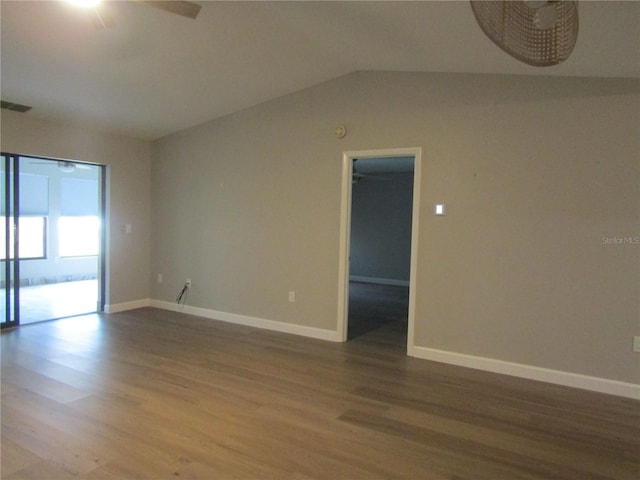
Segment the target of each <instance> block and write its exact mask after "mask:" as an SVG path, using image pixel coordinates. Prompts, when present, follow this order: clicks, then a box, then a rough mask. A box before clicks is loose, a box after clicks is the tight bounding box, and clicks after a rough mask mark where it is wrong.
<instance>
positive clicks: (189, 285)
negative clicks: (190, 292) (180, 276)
mask: <svg viewBox="0 0 640 480" xmlns="http://www.w3.org/2000/svg"><path fill="white" fill-rule="evenodd" d="M184 283H185V285H186V286H187V287H188V288H191V279H190V278H187V281H186V282H184Z"/></svg>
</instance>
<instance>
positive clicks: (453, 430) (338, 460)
mask: <svg viewBox="0 0 640 480" xmlns="http://www.w3.org/2000/svg"><path fill="white" fill-rule="evenodd" d="M402 334H403V332H402V328H401V327H399V326H398V323H397V322H388V323H384V324H383V325H381V326H380V328H378V329H376V330H374V331H371V332H368V333H363V334H361V335H359V336H358V337H357V338H355V339H354V340H353V341H350V342H347V343H345V344H335V343H331V342H323V341H320V340H313V339H308V338H303V337H297V336H292V335H286V334H281V333H276V332H269V331H265V330H258V329H253V328H249V327H243V326H237V325H230V324H224V323H220V322H214V321H211V320H206V319H201V318H196V317H192V316H188V315H184V314H179V313H173V312H167V311H162V310H156V309H151V308H145V309H139V310H134V311H130V312H124V313H117V314H111V315H97V314H94V315H89V316H85V317H74V318H70V319H65V320H57V321H52V322H46V323H40V324H34V325H27V326H24V327H21V328H20V329H17V330H13V331H4V332H3V333H2V335H1V347H2V398H1V399H2V412H1V413H2V431H1V433H2V444H1V449H2V458H1V460H2V466H1V476H2V479H6V480H14V479H37V480H48V479H71V478H75V479H77V478H80V479H87V480H89V479H92V480H115V479H169V478H171V479H176V478H183V479H184V478H188V479H285V480H320V479H331V480H335V479H367V480H369V479H372V480H375V479H433V480H444V479H448V480H496V479H498V480H499V479H509V480H517V479H527V480H532V479H545V480H546V479H571V480H605V479H619V480H638V478H640V470H639V468H640V467H639V465H640V402H637V401H633V400H630V399H625V398H619V397H613V396H607V395H602V394H597V393H591V392H586V391H582V390H575V389H571V388H565V387H560V386H554V385H549V384H544V383H538V382H533V381H528V380H523V379H518V378H512V377H506V376H501V375H497V374H491V373H487V372H479V371H474V370H470V369H465V368H460V367H454V366H449V365H444V364H439V363H434V362H428V361H424V360H418V359H413V358H409V357H407V356H406V355H405V354H404V348H403V347H402V348H401V347H400V346H399V345H398V344H397V343H394V342H392V341H390V340H389V339H390V338H393V337H394V335H395V336H401V335H402Z"/></svg>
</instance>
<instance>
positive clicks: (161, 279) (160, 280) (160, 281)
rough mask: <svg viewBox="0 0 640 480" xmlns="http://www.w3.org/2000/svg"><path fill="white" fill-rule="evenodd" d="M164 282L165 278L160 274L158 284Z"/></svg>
mask: <svg viewBox="0 0 640 480" xmlns="http://www.w3.org/2000/svg"><path fill="white" fill-rule="evenodd" d="M163 280H164V278H163V277H162V274H161V273H159V274H158V283H162V281H163Z"/></svg>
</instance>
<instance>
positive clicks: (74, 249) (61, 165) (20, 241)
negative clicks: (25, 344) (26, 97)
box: [0, 155, 104, 325]
mask: <svg viewBox="0 0 640 480" xmlns="http://www.w3.org/2000/svg"><path fill="white" fill-rule="evenodd" d="M6 157H7V158H8V159H9V160H11V161H10V162H9V161H4V164H6V165H7V166H5V167H4V169H5V170H7V171H8V170H9V167H13V168H12V171H11V173H12V175H7V174H5V172H4V171H3V177H4V178H5V181H4V184H3V185H4V189H5V190H6V191H5V192H3V207H4V205H5V204H6V205H9V203H10V202H9V200H13V203H12V204H11V205H9V208H4V209H3V212H5V211H6V212H8V213H9V214H11V215H8V214H4V213H3V214H4V215H5V216H4V217H3V221H4V224H5V236H4V239H5V243H6V245H0V247H2V248H3V252H4V253H3V255H4V256H5V257H7V255H8V257H7V258H9V260H6V259H5V265H4V267H5V268H4V269H3V273H2V275H3V280H5V281H4V284H3V285H6V287H5V288H3V294H4V295H5V297H4V298H3V300H4V302H3V308H4V311H3V312H1V313H2V315H3V317H2V318H3V320H4V322H5V323H7V322H9V321H10V320H9V319H10V318H11V317H12V315H13V316H14V317H15V320H14V321H13V323H12V325H15V324H21V325H23V324H27V323H33V322H39V321H43V320H51V319H56V318H62V317H69V316H73V315H81V314H86V313H92V312H96V311H99V310H102V305H103V299H102V295H101V291H102V289H101V275H102V271H103V268H102V264H103V262H102V258H103V255H102V251H103V244H104V241H103V234H102V205H103V202H102V197H103V188H102V185H103V173H102V172H103V170H102V168H103V167H101V166H98V165H91V164H85V163H79V162H70V161H60V160H51V159H46V158H35V157H26V156H19V157H18V156H14V155H6ZM7 178H8V179H9V180H7ZM12 195H13V197H15V198H12ZM12 206H13V208H11V207H12ZM12 224H13V227H14V228H13V229H12V228H10V227H11V226H12ZM16 227H17V228H16ZM13 231H15V232H16V235H17V236H16V235H13V233H12V232H13ZM14 237H15V238H14ZM7 242H8V243H7ZM14 243H15V252H14V251H13V250H12V248H11V247H10V246H11V245H12V244H14ZM16 259H17V260H16ZM6 279H9V281H6ZM12 285H13V287H14V288H13V290H11V288H9V287H10V286H12ZM18 316H19V319H18V318H17V317H18Z"/></svg>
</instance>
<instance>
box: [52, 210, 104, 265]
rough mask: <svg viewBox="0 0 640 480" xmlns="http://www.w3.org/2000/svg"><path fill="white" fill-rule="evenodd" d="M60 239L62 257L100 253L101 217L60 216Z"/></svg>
mask: <svg viewBox="0 0 640 480" xmlns="http://www.w3.org/2000/svg"><path fill="white" fill-rule="evenodd" d="M58 241H59V244H60V256H61V257H83V256H89V255H98V251H99V249H100V219H99V218H98V217H60V218H59V219H58Z"/></svg>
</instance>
